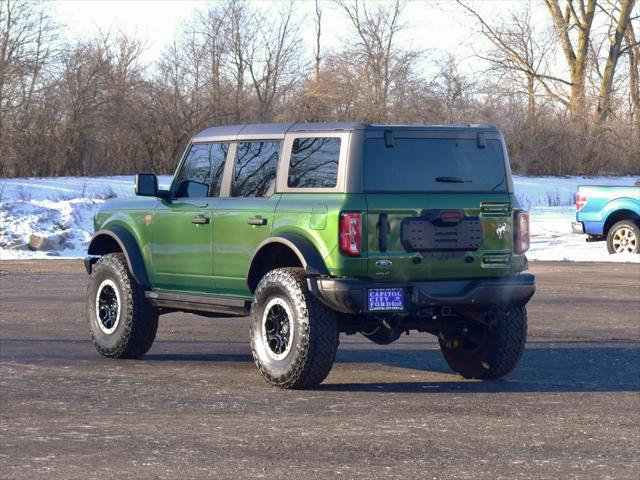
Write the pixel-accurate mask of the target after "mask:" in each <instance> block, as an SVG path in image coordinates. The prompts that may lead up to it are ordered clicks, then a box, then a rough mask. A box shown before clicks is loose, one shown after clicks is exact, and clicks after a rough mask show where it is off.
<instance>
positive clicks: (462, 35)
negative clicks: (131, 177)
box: [52, 0, 544, 62]
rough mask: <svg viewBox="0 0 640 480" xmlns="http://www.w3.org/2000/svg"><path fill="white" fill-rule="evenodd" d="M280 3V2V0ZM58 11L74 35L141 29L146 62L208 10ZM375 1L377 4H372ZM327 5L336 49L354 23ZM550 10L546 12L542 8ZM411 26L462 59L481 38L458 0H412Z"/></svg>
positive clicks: (105, 2) (122, 3)
mask: <svg viewBox="0 0 640 480" xmlns="http://www.w3.org/2000/svg"><path fill="white" fill-rule="evenodd" d="M276 1H278V0H276ZM528 1H529V0H519V1H518V0H480V1H476V2H475V3H474V5H475V6H476V7H477V8H478V9H479V10H480V11H482V13H483V15H486V16H487V18H491V16H494V15H495V14H496V13H498V12H500V11H505V10H509V9H513V8H518V7H522V6H524V3H525V2H528ZM52 3H53V5H52V6H53V12H54V14H55V16H56V17H57V20H58V21H59V22H60V23H62V24H63V25H65V26H66V27H67V28H66V29H65V30H66V35H67V36H68V37H70V38H73V37H78V36H91V35H93V34H94V33H95V32H96V29H97V28H98V27H99V28H102V29H108V28H113V29H115V30H123V31H125V32H127V33H136V34H137V35H138V36H139V37H140V38H142V39H145V40H146V42H147V46H148V49H147V51H146V53H145V56H144V60H145V61H148V62H152V61H153V60H155V59H156V58H158V57H159V55H160V53H161V52H162V50H163V48H164V46H165V45H167V44H168V43H169V42H171V40H172V39H173V38H174V36H175V35H176V34H177V33H178V32H179V30H180V24H181V22H184V20H186V19H188V18H189V17H190V16H191V15H192V13H193V11H194V10H195V9H198V8H206V6H207V5H208V4H212V3H214V2H206V1H201V0H182V1H176V0H153V1H152V0H55V1H54V2H52ZM254 3H256V4H257V5H259V6H260V7H262V8H269V5H272V4H273V3H274V2H271V1H267V0H262V1H256V2H254ZM370 3H371V2H370ZM321 5H322V8H323V25H322V28H323V32H322V33H323V36H322V44H323V48H327V49H330V48H331V47H335V46H337V45H338V44H339V43H340V40H341V39H346V38H347V37H348V35H349V32H351V30H350V25H349V23H348V20H347V19H346V17H345V16H344V15H343V13H342V12H341V11H340V10H339V9H338V8H337V7H336V6H335V5H334V4H332V3H331V2H329V1H323V2H321ZM532 5H534V8H539V9H542V8H543V6H542V5H541V4H540V2H536V1H532ZM297 8H298V9H299V11H300V16H301V17H302V18H304V17H305V15H306V21H305V23H304V28H303V30H302V33H303V37H304V39H305V41H306V44H307V45H308V48H309V49H310V50H311V48H312V47H311V46H312V45H313V42H314V29H313V28H314V27H313V15H314V2H313V1H312V0H299V1H298V3H297ZM540 12H541V13H542V14H544V12H543V11H540ZM403 19H404V21H405V23H406V24H407V29H406V30H405V31H404V32H403V33H402V35H401V36H400V37H399V42H400V43H402V44H404V46H407V47H410V48H413V49H417V50H433V51H439V52H443V51H451V52H454V53H456V56H458V58H462V59H464V58H470V57H471V55H472V50H471V46H472V45H473V44H474V43H476V42H477V41H478V38H477V37H475V36H474V35H473V32H474V31H475V30H476V29H477V27H476V26H475V25H474V24H473V23H472V22H471V21H470V19H469V18H467V17H466V16H465V15H463V14H462V13H461V12H460V9H459V8H457V6H456V5H455V3H454V2H453V0H449V1H447V0H412V1H409V2H408V3H407V5H406V7H405V9H404V11H403Z"/></svg>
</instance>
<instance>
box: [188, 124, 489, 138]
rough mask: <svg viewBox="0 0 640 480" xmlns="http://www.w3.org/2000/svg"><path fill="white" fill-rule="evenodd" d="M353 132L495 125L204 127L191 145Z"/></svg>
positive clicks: (255, 125) (482, 128)
mask: <svg viewBox="0 0 640 480" xmlns="http://www.w3.org/2000/svg"><path fill="white" fill-rule="evenodd" d="M354 130H378V131H380V130H476V131H479V130H482V131H492V132H497V131H498V129H497V127H496V126H495V125H474V124H467V125H377V124H369V123H362V122H317V123H311V122H310V123H252V124H244V125H224V126H220V127H211V128H207V129H206V130H203V131H201V132H199V133H198V134H196V135H195V136H194V137H193V141H194V142H206V141H214V140H236V139H237V140H249V139H262V138H265V139H266V138H274V139H276V138H284V136H285V134H286V133H292V132H316V133H317V132H336V131H346V132H350V131H354Z"/></svg>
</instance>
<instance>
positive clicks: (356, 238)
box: [340, 212, 362, 257]
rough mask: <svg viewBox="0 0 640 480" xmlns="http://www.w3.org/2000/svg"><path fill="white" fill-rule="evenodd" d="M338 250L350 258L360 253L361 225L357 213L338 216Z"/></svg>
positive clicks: (344, 213) (359, 216) (345, 213)
mask: <svg viewBox="0 0 640 480" xmlns="http://www.w3.org/2000/svg"><path fill="white" fill-rule="evenodd" d="M340 250H342V251H343V252H344V253H346V254H347V255H349V256H351V257H356V256H358V255H360V253H361V252H362V223H361V215H360V214H359V213H352V212H342V213H341V214H340Z"/></svg>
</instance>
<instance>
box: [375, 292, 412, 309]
mask: <svg viewBox="0 0 640 480" xmlns="http://www.w3.org/2000/svg"><path fill="white" fill-rule="evenodd" d="M395 310H404V290H403V289H402V288H372V289H370V290H369V311H373V312H375V311H395Z"/></svg>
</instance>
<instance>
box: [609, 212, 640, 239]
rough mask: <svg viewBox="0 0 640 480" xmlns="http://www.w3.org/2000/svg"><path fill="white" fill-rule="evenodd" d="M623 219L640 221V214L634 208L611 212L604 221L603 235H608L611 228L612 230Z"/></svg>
mask: <svg viewBox="0 0 640 480" xmlns="http://www.w3.org/2000/svg"><path fill="white" fill-rule="evenodd" d="M621 220H634V221H635V222H636V223H638V220H640V216H638V214H637V213H635V212H634V211H632V210H616V211H615V212H613V213H612V214H610V215H609V216H608V217H607V220H606V221H605V222H604V229H603V231H602V233H603V235H607V234H608V233H609V230H611V227H613V226H614V225H615V224H616V223H617V222H619V221H621Z"/></svg>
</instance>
